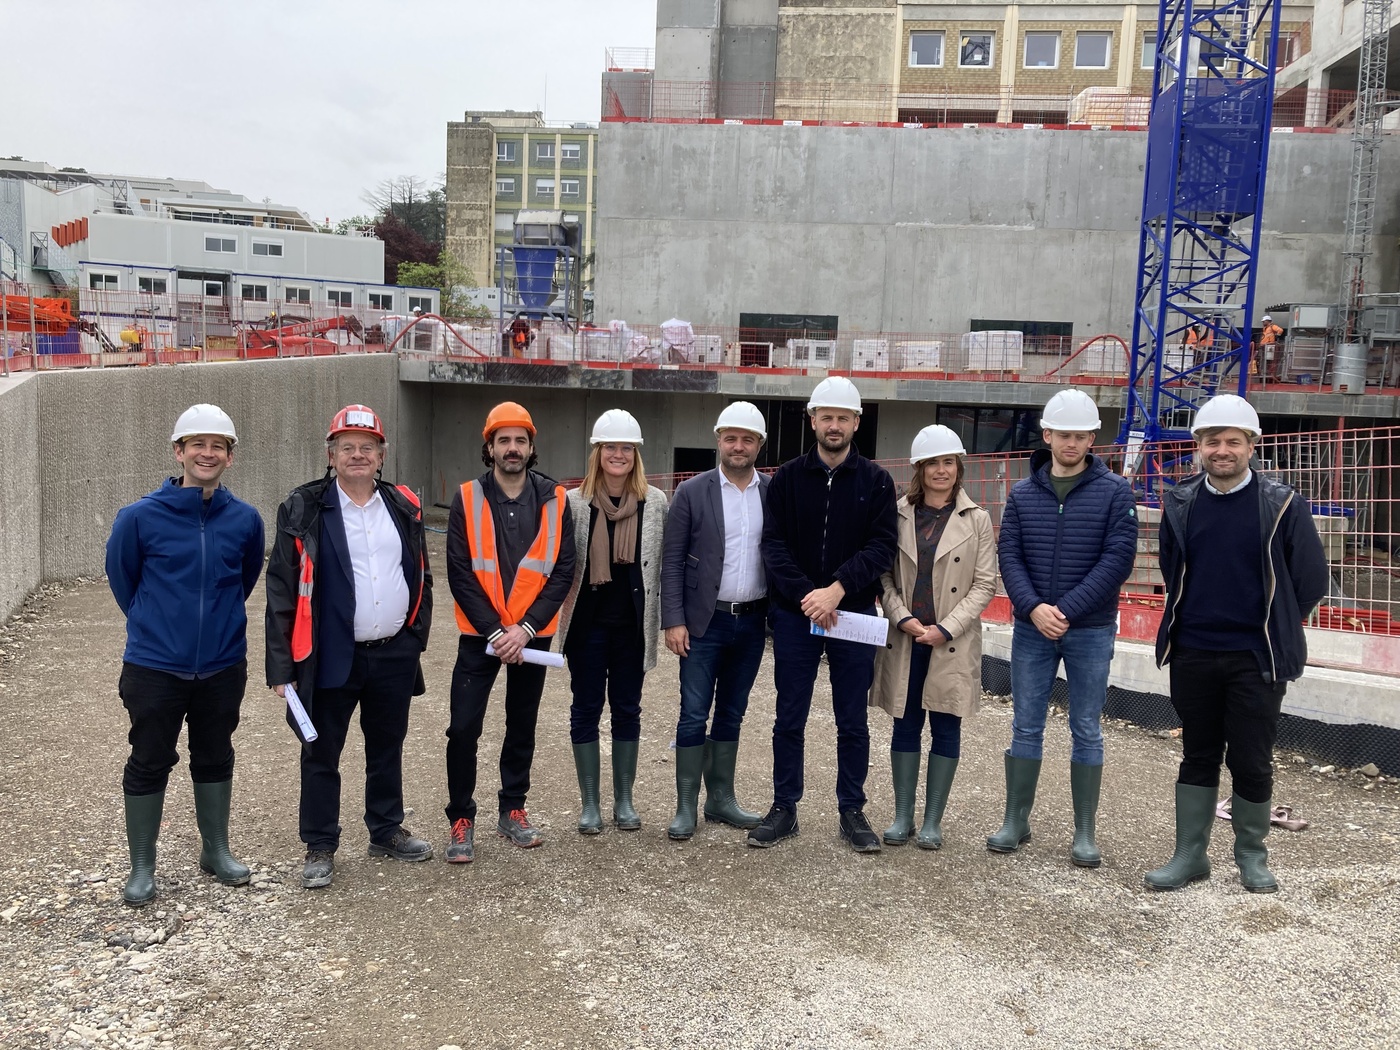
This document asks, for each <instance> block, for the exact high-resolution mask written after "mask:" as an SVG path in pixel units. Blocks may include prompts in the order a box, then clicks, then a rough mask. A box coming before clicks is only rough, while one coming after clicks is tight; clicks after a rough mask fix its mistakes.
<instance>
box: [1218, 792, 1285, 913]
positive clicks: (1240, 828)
mask: <svg viewBox="0 0 1400 1050" xmlns="http://www.w3.org/2000/svg"><path fill="white" fill-rule="evenodd" d="M1272 811H1273V803H1272V802H1246V801H1245V800H1244V799H1242V798H1240V796H1239V795H1235V796H1233V797H1232V798H1231V799H1230V823H1232V824H1234V825H1235V866H1236V867H1238V868H1239V869H1240V885H1241V886H1243V887H1244V888H1245V889H1247V890H1248V891H1249V892H1250V893H1277V892H1278V880H1277V879H1275V878H1274V873H1273V872H1271V871H1270V870H1269V851H1268V850H1267V849H1266V848H1265V846H1264V838H1265V837H1266V836H1267V835H1268V834H1269V815H1270V813H1271V812H1272Z"/></svg>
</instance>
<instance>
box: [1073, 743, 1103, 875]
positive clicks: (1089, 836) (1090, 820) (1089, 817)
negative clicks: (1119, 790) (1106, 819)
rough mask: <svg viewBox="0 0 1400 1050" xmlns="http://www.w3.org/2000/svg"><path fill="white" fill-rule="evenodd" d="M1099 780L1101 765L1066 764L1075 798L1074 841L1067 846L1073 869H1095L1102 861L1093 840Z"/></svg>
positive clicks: (1101, 780)
mask: <svg viewBox="0 0 1400 1050" xmlns="http://www.w3.org/2000/svg"><path fill="white" fill-rule="evenodd" d="M1102 783H1103V766H1086V765H1084V764H1083V763H1082V762H1071V763H1070V764H1069V790H1070V795H1071V797H1072V798H1073V799H1074V844H1073V845H1072V846H1070V848H1069V859H1070V860H1071V861H1072V862H1073V864H1074V866H1075V867H1076V868H1097V867H1098V866H1099V865H1100V864H1101V863H1103V856H1102V854H1100V853H1099V847H1098V843H1096V842H1095V841H1094V830H1095V829H1094V822H1095V818H1096V817H1097V816H1098V812H1099V785H1100V784H1102Z"/></svg>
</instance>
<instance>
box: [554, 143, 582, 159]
mask: <svg viewBox="0 0 1400 1050" xmlns="http://www.w3.org/2000/svg"><path fill="white" fill-rule="evenodd" d="M559 159H560V160H581V159H583V143H581V142H565V143H563V144H562V145H560V147H559Z"/></svg>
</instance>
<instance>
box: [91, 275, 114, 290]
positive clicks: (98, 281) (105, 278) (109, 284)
mask: <svg viewBox="0 0 1400 1050" xmlns="http://www.w3.org/2000/svg"><path fill="white" fill-rule="evenodd" d="M117 284H118V281H117V275H116V274H114V273H90V274H88V287H89V288H91V289H92V290H93V291H94V292H115V291H116V290H117Z"/></svg>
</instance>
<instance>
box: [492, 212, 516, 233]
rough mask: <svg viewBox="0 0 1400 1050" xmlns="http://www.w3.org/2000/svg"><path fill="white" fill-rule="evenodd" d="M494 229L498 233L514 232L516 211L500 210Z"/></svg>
mask: <svg viewBox="0 0 1400 1050" xmlns="http://www.w3.org/2000/svg"><path fill="white" fill-rule="evenodd" d="M494 229H495V231H496V233H497V234H502V233H507V234H508V233H511V232H513V231H514V230H515V212H513V211H498V212H497V213H496V222H495V225H494Z"/></svg>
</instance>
